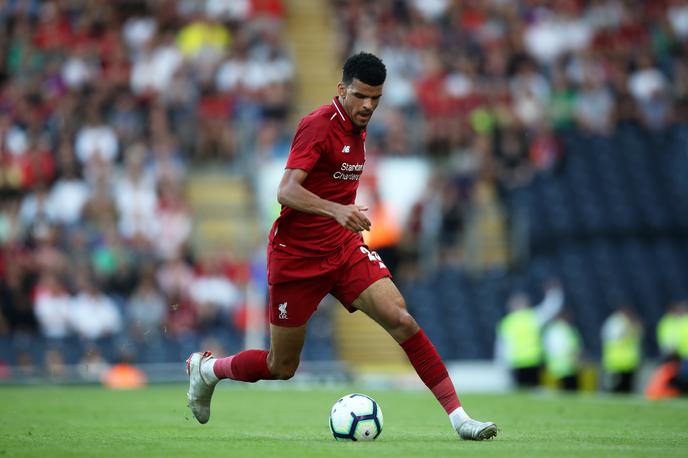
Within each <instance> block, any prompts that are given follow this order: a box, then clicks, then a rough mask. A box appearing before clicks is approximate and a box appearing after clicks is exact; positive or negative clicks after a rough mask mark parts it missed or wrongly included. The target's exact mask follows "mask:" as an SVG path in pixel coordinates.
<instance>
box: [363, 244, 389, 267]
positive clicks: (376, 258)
mask: <svg viewBox="0 0 688 458" xmlns="http://www.w3.org/2000/svg"><path fill="white" fill-rule="evenodd" d="M360 248H361V253H365V254H367V255H368V259H370V260H371V261H372V262H379V263H380V269H386V268H387V266H386V265H385V263H384V262H382V258H381V257H380V255H379V254H377V252H375V251H369V250H368V249H367V248H366V247H364V246H362V247H360Z"/></svg>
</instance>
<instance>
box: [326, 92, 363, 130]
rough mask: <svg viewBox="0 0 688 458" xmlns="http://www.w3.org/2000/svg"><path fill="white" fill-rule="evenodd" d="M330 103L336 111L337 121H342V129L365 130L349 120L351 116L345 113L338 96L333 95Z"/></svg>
mask: <svg viewBox="0 0 688 458" xmlns="http://www.w3.org/2000/svg"><path fill="white" fill-rule="evenodd" d="M332 105H334V109H335V110H336V111H337V119H339V122H340V123H342V127H344V130H347V131H350V132H362V131H364V130H365V129H361V128H360V127H358V126H357V125H356V124H354V123H353V121H351V118H349V115H348V114H347V113H346V111H345V110H344V107H343V106H342V104H341V103H340V102H339V97H337V96H334V98H333V99H332Z"/></svg>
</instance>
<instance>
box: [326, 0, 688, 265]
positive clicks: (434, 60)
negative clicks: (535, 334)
mask: <svg viewBox="0 0 688 458" xmlns="http://www.w3.org/2000/svg"><path fill="white" fill-rule="evenodd" d="M332 4H333V5H334V8H335V11H336V14H335V15H334V17H335V18H336V22H337V23H338V30H339V36H340V38H339V40H338V43H339V44H340V49H339V52H340V56H341V57H344V56H347V55H348V54H350V53H352V52H357V51H360V50H366V51H371V52H374V53H377V54H378V55H380V56H381V57H382V59H383V61H384V62H385V64H386V65H387V68H388V74H389V78H388V81H387V82H386V84H385V94H384V103H383V104H381V105H380V109H379V111H378V113H377V114H376V122H375V123H373V124H371V126H370V129H369V130H370V132H369V135H368V138H367V148H368V151H373V150H374V151H377V152H380V153H383V154H386V155H399V156H404V155H409V154H418V153H421V154H427V155H428V156H429V157H431V158H433V159H434V160H435V163H436V164H437V165H438V167H437V169H438V171H437V176H436V177H435V179H434V180H433V182H432V183H433V184H432V186H431V189H430V190H429V192H428V194H427V197H426V198H425V200H424V201H423V202H421V203H420V204H419V205H418V206H417V208H416V211H417V212H419V213H421V214H423V218H419V219H439V222H438V223H436V224H435V225H434V227H433V228H431V229H430V230H432V231H434V236H435V238H437V239H439V240H440V241H441V244H442V252H443V253H444V254H445V255H447V254H448V255H449V256H450V257H451V253H452V251H456V248H457V245H461V244H464V245H466V244H467V246H468V249H470V246H471V245H476V244H477V245H478V246H480V247H484V246H485V245H486V244H488V245H490V244H491V245H493V246H494V245H496V246H497V253H496V254H495V255H494V256H491V257H489V258H488V259H485V260H484V262H482V263H480V261H479V259H480V258H479V257H476V256H475V254H479V253H480V252H484V250H482V251H481V250H477V251H478V252H477V253H470V254H471V255H470V256H463V257H464V259H465V262H466V263H468V264H469V265H470V263H476V262H478V263H479V265H477V266H476V267H478V268H481V267H485V266H486V265H487V264H492V265H499V264H503V263H504V262H506V261H508V258H509V257H511V258H513V256H514V253H506V254H504V253H502V254H499V251H500V250H501V251H504V250H505V248H504V246H505V245H506V242H508V241H506V242H505V240H504V239H505V237H507V235H506V234H507V233H508V230H505V226H509V225H512V224H514V223H515V221H514V219H515V218H514V217H515V215H514V214H513V213H514V212H515V211H517V210H515V209H514V208H513V207H514V205H517V203H518V202H517V201H518V198H517V197H515V196H517V195H518V192H517V191H518V189H520V188H522V187H523V186H525V185H527V184H528V183H529V182H530V181H531V179H532V177H533V176H534V175H535V174H537V173H547V172H549V171H552V170H556V168H557V166H558V164H560V163H561V161H562V156H564V150H563V147H562V144H561V141H560V134H561V133H562V132H566V131H567V130H568V129H572V128H576V129H579V130H582V131H583V132H586V133H588V134H589V135H599V136H606V135H609V134H611V133H613V132H614V131H615V129H616V128H617V126H618V125H620V124H623V123H633V124H634V125H637V126H640V127H641V128H644V129H648V130H649V131H656V132H659V131H662V130H664V129H667V128H670V127H671V126H672V125H675V124H676V123H681V122H683V123H685V122H687V121H688V2H686V1H685V0H658V1H621V0H590V1H583V0H554V1H540V0H521V1H505V0H487V1H483V0H461V1H453V0H433V1H425V0H383V1H365V0H351V1H349V0H346V1H345V0H341V1H340V0H333V1H332ZM514 191H516V192H514ZM438 196H439V197H438ZM437 215H439V216H437ZM486 228H493V229H491V230H485V229H486ZM422 230H423V228H422V227H420V224H416V226H415V227H413V226H412V227H411V228H410V234H409V237H408V238H409V242H410V243H409V246H413V245H418V242H419V239H421V238H422V234H420V233H419V232H422ZM414 231H415V232H414ZM481 234H483V235H481ZM420 241H421V242H422V240H420ZM500 246H501V247H502V248H499V247H500ZM507 251H508V250H507ZM459 256H461V254H460V253H459Z"/></svg>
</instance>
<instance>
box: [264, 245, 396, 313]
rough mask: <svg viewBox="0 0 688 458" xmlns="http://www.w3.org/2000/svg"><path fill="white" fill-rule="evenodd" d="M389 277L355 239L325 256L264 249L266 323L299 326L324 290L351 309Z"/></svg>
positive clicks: (378, 261) (387, 271)
mask: <svg viewBox="0 0 688 458" xmlns="http://www.w3.org/2000/svg"><path fill="white" fill-rule="evenodd" d="M391 276H392V274H391V273H390V272H389V270H388V269H387V266H385V264H384V263H383V262H382V259H380V256H379V255H378V254H377V253H376V252H374V251H370V250H368V247H367V246H366V245H364V244H363V243H362V242H358V241H356V242H355V243H352V244H349V245H344V246H342V247H341V248H340V249H338V250H337V251H336V252H334V253H333V254H331V255H328V256H327V257H313V258H309V257H298V256H294V255H291V254H288V253H285V252H283V251H278V250H273V249H271V248H268V286H269V302H268V303H269V306H270V323H272V324H274V325H277V326H301V325H302V324H304V323H306V322H307V321H308V319H309V318H310V317H311V315H312V314H313V313H314V312H315V310H316V309H317V308H318V304H320V301H322V299H323V298H324V297H325V296H326V295H327V294H328V293H330V294H332V295H333V296H334V297H335V298H337V299H338V300H339V301H340V302H341V303H342V304H343V305H344V307H346V309H347V310H348V311H349V312H355V311H356V309H355V308H354V307H353V305H352V304H353V302H354V301H355V300H356V298H358V296H360V294H361V293H362V292H363V291H364V290H365V289H366V288H367V287H368V286H370V285H372V284H373V283H375V282H376V281H378V280H379V279H381V278H384V277H391Z"/></svg>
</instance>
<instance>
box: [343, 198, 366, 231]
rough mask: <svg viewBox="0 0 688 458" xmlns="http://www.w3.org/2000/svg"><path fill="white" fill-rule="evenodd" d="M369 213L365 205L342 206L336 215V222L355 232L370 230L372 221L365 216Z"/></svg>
mask: <svg viewBox="0 0 688 458" xmlns="http://www.w3.org/2000/svg"><path fill="white" fill-rule="evenodd" d="M364 211H368V207H366V206H364V205H341V206H339V207H338V208H337V211H336V213H335V220H337V222H338V223H339V224H341V225H342V226H344V228H346V229H348V230H350V231H353V232H362V231H369V230H370V220H369V219H368V218H367V217H366V216H365V215H364V214H363V212H364Z"/></svg>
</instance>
